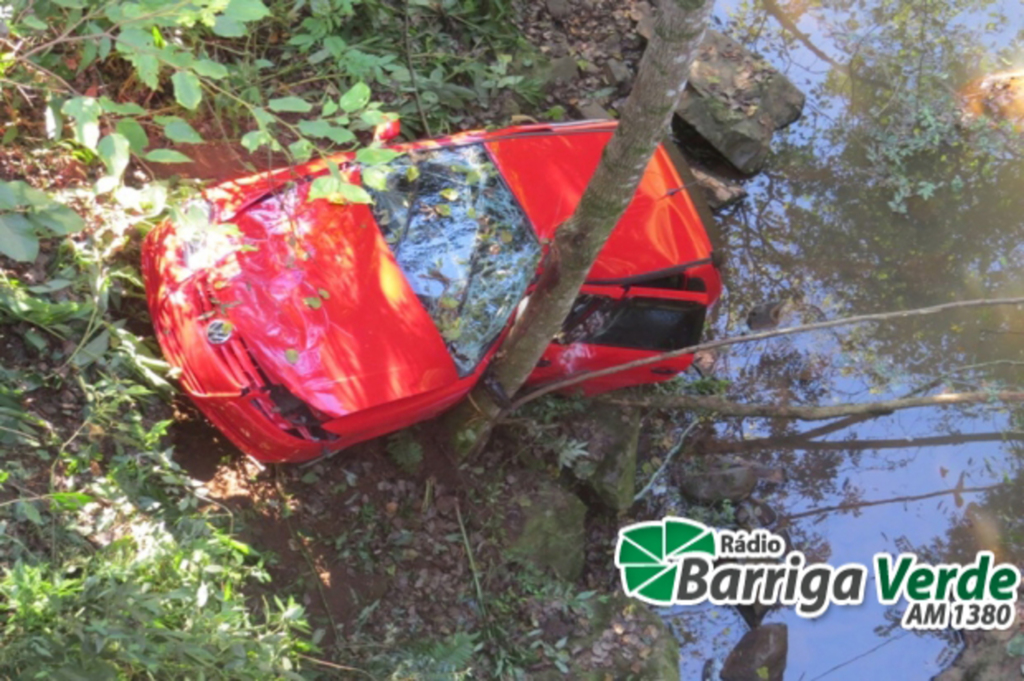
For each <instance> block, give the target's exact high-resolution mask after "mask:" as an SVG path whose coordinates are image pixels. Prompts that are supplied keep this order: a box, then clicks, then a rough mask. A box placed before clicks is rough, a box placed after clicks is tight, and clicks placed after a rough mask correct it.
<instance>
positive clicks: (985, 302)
mask: <svg viewBox="0 0 1024 681" xmlns="http://www.w3.org/2000/svg"><path fill="white" fill-rule="evenodd" d="M999 305H1018V306H1019V305H1024V298H1021V297H1018V298H990V299H981V300H961V301H957V302H955V303H943V304H942V305H933V306H932V307H921V308H916V309H913V310H901V311H898V312H877V313H874V314H865V315H858V316H856V317H845V318H843V319H832V320H829V321H826V322H815V323H814V324H803V325H800V326H790V327H787V328H785V329H771V330H769V331H761V332H759V333H751V334H747V335H745V336H734V337H732V338H722V339H719V340H713V341H708V342H707V343H700V344H698V345H691V346H690V347H688V348H682V349H681V350H675V351H673V352H665V353H662V354H660V355H654V356H653V357H647V358H645V359H638V360H636V361H633V362H627V363H625V364H619V365H618V366H614V367H609V368H607V369H601V370H599V371H589V372H585V373H582V374H576V375H575V376H570V377H569V378H565V379H562V380H560V381H555V382H553V383H548V384H547V385H543V386H541V387H539V388H537V389H536V390H532V391H530V392H528V393H526V394H525V395H523V396H522V397H520V398H519V399H517V400H515V401H514V402H513V403H512V404H511V406H510V407H509V408H508V409H506V410H504V412H503V413H508V412H511V411H514V410H516V409H518V408H519V407H521V406H523V405H524V404H527V403H528V402H532V401H533V400H535V399H537V398H538V397H542V396H544V395H547V394H548V393H552V392H555V391H556V390H564V389H565V388H569V387H571V386H574V385H578V384H580V383H582V382H584V381H589V380H590V379H593V378H601V377H602V376H609V375H611V374H617V373H619V372H620V371H626V370H627V369H635V368H637V367H643V366H649V365H651V364H657V363H658V362H664V361H665V360H667V359H672V358H675V357H682V356H683V355H691V354H694V353H697V352H702V351H704V350H714V349H715V348H723V347H727V346H729V345H738V344H740V343H752V342H754V341H760V340H766V339H768V338H776V337H778V336H788V335H791V334H795V333H806V332H808V331H819V330H822V329H834V328H836V327H840V326H851V325H853V324H861V323H864V322H884V321H890V320H893V319H906V318H909V317H923V316H926V315H933V314H938V313H940V312H948V311H950V310H960V309H965V308H974V307H995V306H999Z"/></svg>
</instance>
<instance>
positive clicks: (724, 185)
mask: <svg viewBox="0 0 1024 681" xmlns="http://www.w3.org/2000/svg"><path fill="white" fill-rule="evenodd" d="M690 170H691V171H692V172H693V177H694V179H695V180H697V184H698V185H700V189H701V192H702V193H703V194H704V198H705V199H707V202H708V206H709V207H710V208H711V210H720V209H722V208H725V207H727V206H731V205H732V204H734V203H737V202H738V201H742V200H743V199H745V198H747V190H746V189H744V188H743V185H741V184H740V183H739V182H737V181H735V180H730V179H728V178H725V177H721V176H720V175H715V174H712V173H709V172H705V171H704V170H702V169H700V168H697V167H696V166H690Z"/></svg>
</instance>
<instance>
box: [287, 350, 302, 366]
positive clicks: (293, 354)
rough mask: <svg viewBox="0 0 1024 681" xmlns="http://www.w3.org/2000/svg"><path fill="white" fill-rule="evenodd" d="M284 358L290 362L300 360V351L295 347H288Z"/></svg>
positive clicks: (293, 362)
mask: <svg viewBox="0 0 1024 681" xmlns="http://www.w3.org/2000/svg"><path fill="white" fill-rule="evenodd" d="M284 358H285V359H286V360H288V363H289V364H295V363H297V362H298V361H299V351H298V350H296V349H294V348H288V349H287V350H285V351H284Z"/></svg>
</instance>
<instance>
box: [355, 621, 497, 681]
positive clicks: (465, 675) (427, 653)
mask: <svg viewBox="0 0 1024 681" xmlns="http://www.w3.org/2000/svg"><path fill="white" fill-rule="evenodd" d="M480 647H481V646H480V645H479V644H478V643H477V636H476V635H474V634H469V633H466V632H458V633H456V634H453V635H451V636H449V637H448V638H446V639H444V640H442V641H433V642H429V641H428V642H423V643H421V644H419V645H414V646H410V647H408V648H406V649H404V650H401V651H399V652H397V653H392V654H388V655H385V656H382V657H380V658H378V659H377V660H376V661H375V662H376V666H379V667H381V668H382V669H390V670H391V672H390V674H388V675H387V676H386V677H385V678H387V679H391V680H392V681H404V680H405V679H431V680H432V681H461V679H469V678H472V676H471V675H472V671H473V668H472V664H471V663H472V660H473V656H474V655H475V654H476V653H477V652H478V651H479V650H480Z"/></svg>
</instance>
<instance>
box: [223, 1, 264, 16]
mask: <svg viewBox="0 0 1024 681" xmlns="http://www.w3.org/2000/svg"><path fill="white" fill-rule="evenodd" d="M224 16H226V17H231V18H232V19H234V20H235V21H258V20H259V19H263V18H264V17H268V16H270V10H269V9H267V6H266V5H264V4H263V2H262V0H231V1H230V2H229V3H228V6H227V7H226V8H224Z"/></svg>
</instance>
